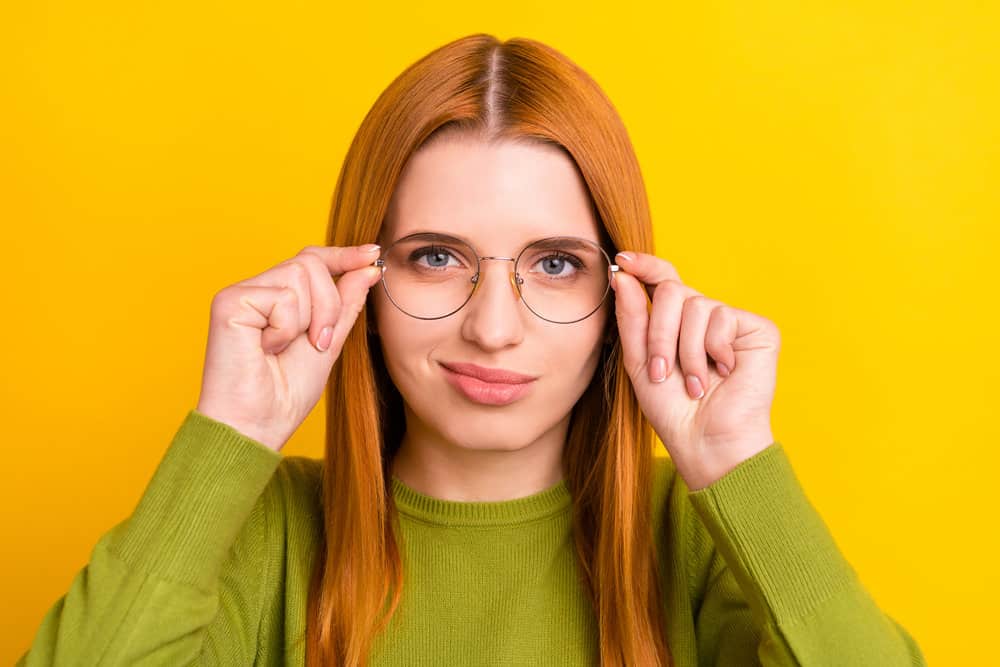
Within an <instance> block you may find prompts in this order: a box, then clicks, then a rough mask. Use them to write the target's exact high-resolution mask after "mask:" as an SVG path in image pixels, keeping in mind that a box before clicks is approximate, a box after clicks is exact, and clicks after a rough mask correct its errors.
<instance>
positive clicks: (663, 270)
mask: <svg viewBox="0 0 1000 667" xmlns="http://www.w3.org/2000/svg"><path fill="white" fill-rule="evenodd" d="M615 262H616V263H617V264H618V265H619V266H621V267H622V268H623V269H625V271H627V272H628V273H630V274H632V275H633V276H635V277H636V278H637V279H638V280H639V282H641V283H643V284H644V285H645V286H646V293H647V294H648V295H649V297H650V299H652V298H653V292H654V288H655V287H656V286H657V285H658V284H660V283H662V282H663V281H665V280H676V281H677V282H679V283H683V281H682V280H681V277H680V275H679V274H678V273H677V269H676V268H674V265H673V264H671V263H670V262H668V261H667V260H665V259H663V258H662V257H657V256H656V255H650V254H647V253H643V252H636V251H634V250H628V251H623V252H620V253H618V254H617V255H615Z"/></svg>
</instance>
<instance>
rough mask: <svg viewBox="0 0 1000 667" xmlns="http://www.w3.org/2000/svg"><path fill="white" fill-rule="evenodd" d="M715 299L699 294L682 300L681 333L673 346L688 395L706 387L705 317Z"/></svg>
mask: <svg viewBox="0 0 1000 667" xmlns="http://www.w3.org/2000/svg"><path fill="white" fill-rule="evenodd" d="M716 305H719V302H718V301H715V300H714V299H709V298H707V297H705V296H703V295H701V294H695V295H694V296H690V297H688V298H687V299H685V300H684V307H683V309H682V312H681V333H680V339H679V341H678V345H677V351H678V363H679V365H680V368H681V370H682V371H683V373H684V381H685V386H686V387H687V391H688V395H689V396H690V397H691V398H694V399H698V398H701V397H702V396H704V395H705V390H706V389H707V388H708V357H707V355H706V352H705V332H706V331H707V330H708V318H709V317H710V316H711V314H712V309H713V308H714V307H715V306H716Z"/></svg>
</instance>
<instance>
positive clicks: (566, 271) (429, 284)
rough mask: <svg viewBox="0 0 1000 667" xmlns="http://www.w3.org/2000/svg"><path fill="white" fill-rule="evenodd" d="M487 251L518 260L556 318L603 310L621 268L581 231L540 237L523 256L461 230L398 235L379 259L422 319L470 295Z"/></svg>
mask: <svg viewBox="0 0 1000 667" xmlns="http://www.w3.org/2000/svg"><path fill="white" fill-rule="evenodd" d="M484 259H493V260H502V261H508V262H514V270H513V271H512V272H511V273H510V275H509V277H510V281H511V285H512V287H513V288H514V289H515V290H516V291H517V294H518V295H519V297H520V298H521V300H522V301H524V305H525V306H527V307H528V309H529V310H530V311H531V312H532V313H534V314H535V315H537V316H538V317H540V318H541V319H543V320H545V321H547V322H553V323H555V324H572V323H573V322H579V321H580V320H584V319H586V318H588V317H590V316H591V315H593V314H594V313H595V312H597V309H598V308H600V306H601V304H602V303H603V302H604V299H605V298H606V297H607V294H608V292H609V291H610V289H611V279H612V274H613V273H614V272H616V271H618V270H619V268H618V265H616V264H612V263H611V260H610V259H609V258H608V254H607V253H606V252H605V251H604V249H603V248H602V247H601V246H600V245H598V244H597V243H595V242H593V241H590V240H588V239H583V238H578V237H575V236H553V237H550V238H545V239H541V240H539V241H534V242H532V243H529V244H528V245H527V246H525V247H524V249H523V250H521V252H520V253H518V255H517V257H516V258H515V257H484V256H480V255H479V253H478V252H476V250H474V249H473V248H472V247H471V246H470V245H469V244H468V243H466V242H465V241H462V240H461V239H459V238H456V237H454V236H449V235H447V234H438V233H431V232H419V233H416V234H410V235H409V236H404V237H403V238H401V239H399V240H397V241H394V242H393V243H392V244H391V245H390V246H389V247H388V248H386V249H385V250H383V252H382V255H381V256H380V257H379V259H378V260H377V261H376V262H375V265H376V266H380V267H382V279H381V283H382V287H383V288H384V289H385V293H386V296H388V297H389V300H390V301H392V303H393V304H394V305H395V306H396V307H397V308H399V309H400V310H401V311H403V312H404V313H406V314H407V315H409V316H410V317H414V318H416V319H418V320H438V319H441V318H444V317H448V316H449V315H454V314H455V313H456V312H458V311H459V310H460V309H461V308H462V307H463V306H464V305H465V304H466V303H468V302H469V300H470V299H471V298H472V295H473V294H474V293H475V291H476V288H477V287H478V286H479V285H480V284H481V282H482V281H481V280H480V265H479V262H480V260H484Z"/></svg>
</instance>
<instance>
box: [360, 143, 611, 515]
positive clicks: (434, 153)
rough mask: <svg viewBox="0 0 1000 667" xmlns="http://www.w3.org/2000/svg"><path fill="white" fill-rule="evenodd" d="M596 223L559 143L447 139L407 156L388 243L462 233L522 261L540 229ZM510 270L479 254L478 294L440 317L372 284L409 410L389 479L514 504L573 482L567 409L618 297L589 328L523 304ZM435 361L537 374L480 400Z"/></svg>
mask: <svg viewBox="0 0 1000 667" xmlns="http://www.w3.org/2000/svg"><path fill="white" fill-rule="evenodd" d="M599 230H600V228H599V221H598V220H597V219H596V218H595V216H594V214H593V212H592V210H591V206H590V200H589V195H588V192H587V189H586V185H585V183H584V181H583V179H582V177H581V176H580V174H579V172H578V171H577V169H576V166H575V164H574V163H573V161H572V160H571V159H570V158H569V156H567V155H566V154H565V153H563V152H562V151H561V150H559V149H558V148H555V147H551V146H544V145H540V144H525V143H514V142H509V141H505V142H501V143H497V144H492V145H490V144H486V143H484V142H482V141H480V140H477V139H474V138H471V137H466V136H462V135H453V136H447V135H446V136H443V137H438V138H436V139H435V140H434V141H433V142H431V143H428V144H425V145H424V146H422V147H421V149H420V150H419V151H417V152H416V153H415V154H414V155H413V156H412V157H411V159H410V160H409V162H408V163H407V165H406V167H405V169H404V171H403V173H402V175H401V178H400V180H399V182H398V184H397V188H396V191H395V192H394V194H393V197H392V200H391V202H390V205H389V210H388V211H387V216H386V220H385V225H384V227H383V229H382V233H381V234H380V237H379V240H378V242H379V243H380V244H381V245H382V246H383V247H388V245H389V244H390V243H391V242H392V241H394V240H396V239H398V238H401V237H403V236H406V235H408V234H411V233H414V232H417V231H439V232H443V233H447V234H452V235H454V236H459V237H461V238H464V239H465V240H466V241H467V242H468V243H470V244H471V245H472V247H473V248H474V249H475V250H476V251H478V254H479V255H480V256H487V255H491V256H504V257H516V256H517V254H518V252H520V250H521V249H522V248H523V247H524V246H525V245H526V244H527V243H528V242H530V241H531V240H534V239H536V238H539V237H546V236H561V235H566V236H578V237H582V238H586V239H590V240H592V241H595V242H597V241H598V240H599ZM512 269H513V263H512V262H504V261H492V260H483V261H481V263H480V270H481V280H482V281H483V282H482V283H481V284H480V286H479V288H478V289H477V291H476V293H475V294H474V295H473V297H472V299H470V301H469V302H468V303H466V304H465V306H464V307H463V308H462V309H461V310H459V311H458V312H457V313H455V314H453V315H451V316H449V317H445V318H443V319H439V320H419V319H414V318H412V317H410V316H408V315H406V314H405V313H403V312H402V311H401V310H399V309H398V308H396V307H395V306H394V305H393V304H392V302H391V301H389V299H388V297H387V296H386V295H385V292H384V290H383V289H381V286H380V285H376V286H375V287H374V288H373V291H374V297H373V298H374V303H373V308H374V311H375V318H374V319H375V322H376V328H377V330H378V334H379V339H380V343H381V347H382V352H383V355H384V357H385V360H386V366H387V368H388V371H389V374H390V376H391V378H392V380H393V382H394V384H395V385H396V387H397V388H398V389H399V391H400V394H401V395H402V397H403V401H404V410H405V414H406V433H405V436H404V437H403V440H402V443H401V447H400V450H399V453H398V454H397V456H396V458H395V459H394V463H393V474H394V475H395V476H396V477H398V478H399V479H400V480H401V481H402V482H403V483H405V484H407V485H408V486H410V487H411V488H413V489H414V490H416V491H418V492H420V493H423V494H425V495H428V496H432V497H435V498H440V499H446V500H456V501H499V500H508V499H512V498H520V497H523V496H527V495H531V494H534V493H538V492H540V491H543V490H545V489H547V488H550V487H551V486H553V485H555V484H556V483H558V482H559V481H560V480H561V479H562V478H563V476H564V473H563V470H562V450H563V447H564V445H565V442H566V436H567V431H568V426H569V419H570V411H571V410H572V408H573V406H574V404H575V403H576V402H577V400H578V399H579V398H580V396H581V395H582V394H583V392H584V390H585V389H586V387H587V385H588V384H589V382H590V380H591V378H592V377H593V374H594V372H595V370H596V367H597V363H598V360H599V355H600V348H601V345H602V342H603V337H604V330H605V325H606V323H607V320H608V318H609V317H611V316H612V313H611V312H610V303H611V300H610V299H605V301H604V304H603V305H602V306H601V308H600V309H599V310H598V311H597V312H595V313H594V314H593V315H591V316H590V317H589V318H587V319H585V320H582V321H580V322H575V323H572V324H555V323H551V322H546V321H545V320H542V319H540V318H539V317H537V316H536V315H534V314H533V313H532V312H531V311H530V310H529V309H528V308H527V307H526V306H525V305H524V303H523V301H522V300H521V299H520V296H519V295H518V293H517V291H516V290H515V289H514V287H513V285H512V284H511V283H510V281H509V279H508V275H509V273H510V271H511V270H512ZM439 361H445V362H449V361H450V362H469V363H475V364H478V365H480V366H486V367H490V368H505V369H509V370H513V371H516V372H520V373H524V374H527V375H532V376H538V379H537V380H536V381H535V382H534V386H533V388H532V390H531V392H530V393H529V394H528V395H527V396H524V397H523V398H521V399H519V400H517V401H515V402H514V403H512V404H509V405H506V406H487V405H481V404H477V403H474V402H472V401H470V400H469V399H467V398H466V397H464V396H463V395H462V394H460V393H458V392H457V391H456V390H455V389H454V388H453V387H452V386H451V385H450V384H448V382H447V381H446V379H445V375H444V373H443V370H442V369H441V368H440V366H439V364H438V362H439Z"/></svg>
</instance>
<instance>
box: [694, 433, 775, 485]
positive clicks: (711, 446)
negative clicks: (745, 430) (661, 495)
mask: <svg viewBox="0 0 1000 667" xmlns="http://www.w3.org/2000/svg"><path fill="white" fill-rule="evenodd" d="M773 443H774V436H773V434H772V433H771V432H770V431H767V432H766V433H761V434H759V435H757V436H752V437H745V438H740V439H738V440H728V441H724V442H719V441H713V442H708V441H706V442H705V443H704V444H703V445H702V446H701V447H697V448H695V451H696V452H697V456H696V457H695V459H693V460H691V461H682V462H676V465H677V471H678V473H679V474H680V475H681V477H682V478H683V479H684V482H685V484H687V487H688V489H689V490H691V491H699V490H701V489H704V488H705V487H707V486H711V485H712V484H714V483H715V482H717V481H719V480H720V479H722V478H723V477H725V476H726V475H727V474H728V473H729V472H730V471H732V470H733V469H734V468H736V466H738V465H740V464H741V463H743V462H744V461H746V460H747V459H750V458H752V457H754V456H756V455H757V454H759V453H760V452H762V451H764V450H765V449H767V448H768V447H769V446H771V445H772V444H773Z"/></svg>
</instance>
